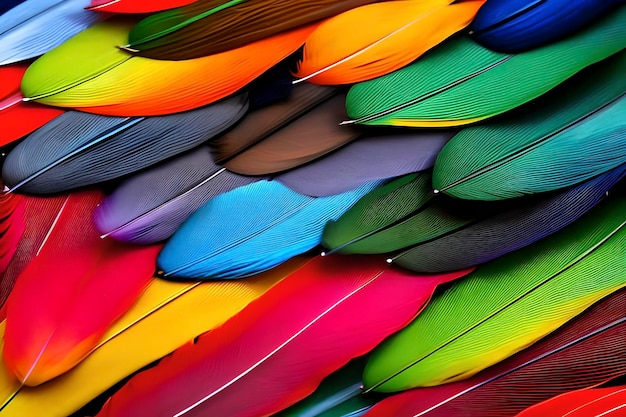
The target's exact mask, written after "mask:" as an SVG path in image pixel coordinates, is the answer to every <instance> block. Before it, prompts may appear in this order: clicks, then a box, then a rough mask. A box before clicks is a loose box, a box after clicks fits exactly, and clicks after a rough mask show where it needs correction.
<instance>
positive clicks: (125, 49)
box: [117, 45, 139, 54]
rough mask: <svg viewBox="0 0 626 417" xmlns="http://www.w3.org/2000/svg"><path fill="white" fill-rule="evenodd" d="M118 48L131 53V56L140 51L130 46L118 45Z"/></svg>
mask: <svg viewBox="0 0 626 417" xmlns="http://www.w3.org/2000/svg"><path fill="white" fill-rule="evenodd" d="M117 47H118V48H119V49H121V50H122V51H126V52H130V53H131V54H136V53H137V52H139V49H133V48H131V47H130V45H117Z"/></svg>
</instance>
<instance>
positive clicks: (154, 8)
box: [85, 0, 196, 13]
mask: <svg viewBox="0 0 626 417" xmlns="http://www.w3.org/2000/svg"><path fill="white" fill-rule="evenodd" d="M195 1H196V0H151V1H146V0H91V4H90V5H89V7H85V9H87V10H93V11H96V12H111V13H152V12H158V11H161V10H167V9H173V8H175V7H181V6H186V5H188V4H191V3H193V2H195Z"/></svg>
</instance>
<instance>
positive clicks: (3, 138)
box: [0, 64, 63, 146]
mask: <svg viewBox="0 0 626 417" xmlns="http://www.w3.org/2000/svg"><path fill="white" fill-rule="evenodd" d="M24 72H26V65H17V64H16V65H9V66H5V67H0V79H1V80H2V84H0V126H2V129H0V146H3V145H6V144H9V143H11V142H13V141H15V140H17V139H19V138H21V137H23V136H26V135H28V134H29V133H31V132H32V131H33V130H36V129H38V128H39V127H41V126H43V125H44V124H46V123H47V122H49V121H50V120H52V119H54V118H55V117H57V116H59V115H61V114H63V111H62V110H59V109H55V108H52V107H47V106H42V105H40V104H36V103H24V102H22V101H21V100H22V94H21V92H20V82H21V81H22V77H23V76H24Z"/></svg>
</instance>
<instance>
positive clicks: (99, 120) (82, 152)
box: [2, 94, 248, 194]
mask: <svg viewBox="0 0 626 417" xmlns="http://www.w3.org/2000/svg"><path fill="white" fill-rule="evenodd" d="M247 108H248V99H247V96H246V95H245V94H240V95H237V96H233V97H230V98H227V99H225V100H222V101H219V102H217V103H214V104H212V105H210V106H207V107H202V108H199V109H196V110H191V111H187V112H183V113H178V114H172V115H166V116H158V117H110V116H101V115H95V114H88V113H82V112H77V111H69V112H67V113H65V114H63V115H62V116H59V117H57V118H56V119H55V120H53V121H51V122H50V123H48V124H47V125H46V126H44V127H42V128H41V129H39V130H38V131H36V132H35V133H33V134H32V135H30V136H29V137H28V138H26V140H24V141H23V142H21V143H20V144H18V145H17V147H16V148H15V149H13V150H12V151H11V152H10V153H9V155H8V156H7V158H6V161H5V163H4V166H3V168H2V177H3V178H4V180H5V182H6V184H7V185H8V187H9V188H11V190H12V191H15V190H18V191H20V192H26V193H34V194H50V193H57V192H61V191H66V190H71V189H75V188H79V187H83V186H86V185H90V184H95V183H100V182H104V181H107V180H110V179H113V178H118V177H121V176H124V175H127V174H130V173H133V172H136V171H139V170H141V169H144V168H146V167H149V166H151V165H154V164H155V163H157V162H159V161H163V160H165V159H167V158H171V157H173V156H175V155H177V154H179V153H182V152H184V151H187V150H189V149H192V148H194V147H196V146H198V145H200V144H202V143H204V142H206V141H207V140H209V139H211V138H213V137H215V136H216V135H218V134H219V133H221V132H222V131H224V130H226V129H228V128H229V127H230V126H232V125H233V124H235V123H236V122H237V120H239V119H240V118H241V117H243V115H244V114H245V112H246V110H247Z"/></svg>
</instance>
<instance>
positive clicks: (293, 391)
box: [98, 257, 468, 417]
mask: <svg viewBox="0 0 626 417" xmlns="http://www.w3.org/2000/svg"><path fill="white" fill-rule="evenodd" d="M467 272H468V271H464V272H461V273H456V274H448V275H439V276H429V277H420V276H415V275H411V274H408V273H406V272H402V271H401V270H395V269H389V268H388V267H386V266H385V265H383V264H382V263H381V262H380V259H376V258H375V257H368V258H361V259H359V260H358V262H354V261H353V260H349V259H347V258H345V257H333V258H321V257H318V258H315V259H314V260H312V261H310V262H309V263H307V264H306V265H305V266H304V267H303V268H301V269H299V270H298V271H297V272H296V273H294V274H292V275H290V276H288V277H287V278H285V279H284V280H283V281H281V282H280V283H278V284H277V285H276V286H275V287H273V288H272V289H270V290H269V291H268V292H267V293H265V294H264V295H263V296H262V297H260V298H259V299H257V300H256V301H254V302H252V303H250V305H248V307H246V308H245V309H244V310H242V311H241V312H240V313H239V314H238V315H236V316H234V317H233V318H232V319H230V320H229V321H227V322H226V323H225V324H224V325H223V326H221V327H220V328H217V329H215V330H214V331H212V332H209V333H206V334H204V335H202V336H200V337H199V339H198V340H197V342H196V343H195V344H189V345H187V346H184V347H182V348H181V349H179V350H177V351H176V352H174V353H173V354H172V355H171V356H169V357H167V358H165V359H163V360H162V361H161V363H159V365H157V366H156V367H154V368H152V369H149V370H147V371H145V372H142V373H140V374H139V375H137V376H135V377H134V378H132V379H131V380H130V381H129V382H128V383H127V384H126V386H125V387H123V388H122V389H121V390H120V391H119V392H118V393H117V394H115V395H114V396H113V397H112V398H111V399H110V400H109V401H108V402H107V403H106V404H105V406H104V408H103V410H102V411H101V412H100V413H99V414H98V416H101V417H104V416H119V417H121V416H136V415H140V414H141V415H150V416H154V417H157V416H183V415H184V416H207V415H212V416H230V417H243V416H259V415H270V414H272V413H274V412H276V411H279V410H281V409H282V408H285V407H286V406H289V405H291V404H293V403H295V402H296V401H298V400H299V399H301V398H304V397H305V396H306V395H308V394H310V393H311V392H313V391H314V390H315V388H316V387H317V386H318V385H319V383H320V382H321V380H322V379H323V378H324V377H325V376H327V375H329V374H330V373H331V372H333V371H334V370H336V369H339V368H340V367H341V366H343V365H344V364H346V363H347V362H348V361H349V360H350V359H352V358H354V357H357V356H360V355H363V354H364V353H366V352H367V351H369V350H370V349H372V348H373V347H374V346H375V345H376V344H378V343H380V341H381V340H383V339H384V338H385V337H387V336H388V335H389V334H391V333H393V332H394V331H397V330H399V329H400V328H402V327H403V326H404V325H405V324H406V323H407V322H408V321H409V320H411V318H412V317H414V316H415V315H416V314H417V313H418V312H419V311H420V310H421V309H422V308H423V306H424V304H425V303H426V302H427V301H428V299H429V298H430V295H431V293H432V291H433V290H434V288H435V287H436V286H437V285H438V284H440V283H443V282H447V281H450V280H452V279H455V278H458V277H459V276H462V275H463V274H464V273H467ZM357 315H358V317H359V320H354V317H355V316H357ZM208 375H210V377H207V376H208ZM242 392H247V393H250V395H241V393H242Z"/></svg>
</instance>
